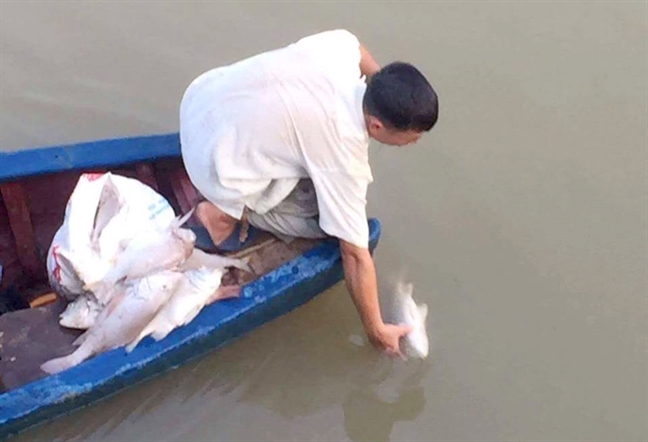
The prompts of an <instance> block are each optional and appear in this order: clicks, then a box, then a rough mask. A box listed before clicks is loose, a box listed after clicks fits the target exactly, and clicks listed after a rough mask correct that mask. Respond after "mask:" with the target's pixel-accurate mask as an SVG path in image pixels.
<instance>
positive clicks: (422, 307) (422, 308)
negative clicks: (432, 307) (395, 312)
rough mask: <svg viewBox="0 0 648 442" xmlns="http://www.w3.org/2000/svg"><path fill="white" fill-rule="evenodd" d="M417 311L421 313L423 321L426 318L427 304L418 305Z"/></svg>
mask: <svg viewBox="0 0 648 442" xmlns="http://www.w3.org/2000/svg"><path fill="white" fill-rule="evenodd" d="M418 311H419V314H420V315H421V320H422V321H423V322H425V321H426V319H427V315H428V306H427V304H421V305H419V306H418Z"/></svg>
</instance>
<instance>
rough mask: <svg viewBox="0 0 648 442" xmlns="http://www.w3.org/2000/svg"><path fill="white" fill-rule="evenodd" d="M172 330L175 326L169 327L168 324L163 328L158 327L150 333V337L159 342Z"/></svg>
mask: <svg viewBox="0 0 648 442" xmlns="http://www.w3.org/2000/svg"><path fill="white" fill-rule="evenodd" d="M173 329H175V326H169V325H168V323H167V325H166V326H164V327H161V326H158V327H157V329H156V330H155V331H154V332H153V333H151V337H152V338H153V339H155V340H156V341H161V340H162V339H164V338H166V337H167V336H168V334H169V333H171V332H172V331H173Z"/></svg>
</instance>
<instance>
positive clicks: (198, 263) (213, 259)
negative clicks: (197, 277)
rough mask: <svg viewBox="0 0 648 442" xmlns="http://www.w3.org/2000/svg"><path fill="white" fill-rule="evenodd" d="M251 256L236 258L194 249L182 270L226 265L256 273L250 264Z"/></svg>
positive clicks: (181, 267) (214, 267) (223, 266)
mask: <svg viewBox="0 0 648 442" xmlns="http://www.w3.org/2000/svg"><path fill="white" fill-rule="evenodd" d="M248 261H249V258H242V259H235V258H228V257H226V256H220V255H217V254H214V253H205V252H203V251H202V250H200V249H193V251H192V252H191V255H190V256H189V258H187V260H186V261H185V262H184V263H183V264H182V265H181V266H180V270H191V269H200V268H205V269H216V268H221V269H222V268H225V267H234V268H237V269H241V270H243V271H244V272H248V273H254V272H253V271H252V269H251V268H250V266H249V265H248Z"/></svg>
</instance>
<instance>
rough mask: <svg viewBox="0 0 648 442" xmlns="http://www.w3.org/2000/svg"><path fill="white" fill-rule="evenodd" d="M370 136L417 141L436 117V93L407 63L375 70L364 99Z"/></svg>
mask: <svg viewBox="0 0 648 442" xmlns="http://www.w3.org/2000/svg"><path fill="white" fill-rule="evenodd" d="M363 108H364V113H365V119H366V121H367V130H368V131H369V136H371V137H372V138H374V139H376V140H378V141H380V142H381V143H384V144H390V145H395V146H403V145H406V144H411V143H415V142H416V141H418V139H419V138H420V137H421V135H422V134H423V132H427V131H429V130H430V129H432V127H433V126H434V124H435V123H436V121H437V117H438V113H439V103H438V100H437V94H436V92H434V89H433V88H432V86H431V85H430V83H429V82H428V81H427V80H426V79H425V77H424V76H423V74H421V72H420V71H419V70H418V69H416V68H415V67H414V66H412V65H411V64H408V63H402V62H396V63H391V64H388V65H387V66H385V67H383V68H382V69H381V70H379V71H378V72H376V74H374V75H373V76H372V77H371V79H370V80H369V84H368V85H367V91H366V92H365V95H364V99H363Z"/></svg>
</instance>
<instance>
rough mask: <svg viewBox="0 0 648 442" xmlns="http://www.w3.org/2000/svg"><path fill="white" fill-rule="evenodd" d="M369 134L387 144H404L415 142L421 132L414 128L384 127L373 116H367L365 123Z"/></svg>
mask: <svg viewBox="0 0 648 442" xmlns="http://www.w3.org/2000/svg"><path fill="white" fill-rule="evenodd" d="M367 129H368V131H369V136H370V137H371V138H373V139H374V140H376V141H379V142H381V143H383V144H387V145H389V146H406V145H408V144H414V143H416V142H417V141H418V140H419V138H421V136H422V135H423V132H419V131H414V130H396V129H390V128H388V127H386V126H385V125H384V124H382V122H380V120H378V119H377V118H375V117H371V116H370V117H369V121H368V124H367Z"/></svg>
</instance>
